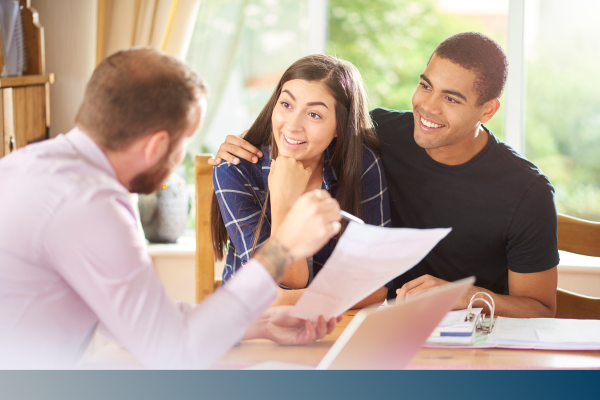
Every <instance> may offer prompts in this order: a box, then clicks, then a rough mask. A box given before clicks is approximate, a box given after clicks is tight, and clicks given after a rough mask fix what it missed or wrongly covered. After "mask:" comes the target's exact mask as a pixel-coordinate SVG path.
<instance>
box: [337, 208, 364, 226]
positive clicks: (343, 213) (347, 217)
mask: <svg viewBox="0 0 600 400" xmlns="http://www.w3.org/2000/svg"><path fill="white" fill-rule="evenodd" d="M340 214H341V216H342V218H343V219H345V220H346V221H353V222H356V223H357V224H361V225H364V224H365V221H363V220H362V219H360V218H358V217H355V216H354V215H352V214H350V213H347V212H346V211H344V210H340Z"/></svg>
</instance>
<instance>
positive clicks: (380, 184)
mask: <svg viewBox="0 0 600 400" xmlns="http://www.w3.org/2000/svg"><path fill="white" fill-rule="evenodd" d="M364 152H365V155H364V157H363V171H364V172H363V174H362V176H361V186H362V200H361V204H362V217H363V220H364V221H365V223H367V224H370V225H377V226H387V227H389V226H391V222H392V221H391V217H390V200H389V197H388V190H387V182H386V180H385V174H384V172H383V166H382V165H381V158H380V157H379V155H378V154H377V153H375V152H374V151H373V150H371V149H370V148H368V147H364Z"/></svg>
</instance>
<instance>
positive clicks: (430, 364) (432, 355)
mask: <svg viewBox="0 0 600 400" xmlns="http://www.w3.org/2000/svg"><path fill="white" fill-rule="evenodd" d="M357 312H358V310H350V311H347V312H346V313H345V314H344V319H343V320H342V321H341V322H340V323H339V324H338V325H337V326H336V328H335V330H334V331H333V332H332V333H331V334H330V335H328V336H326V337H325V338H324V339H322V340H321V341H319V342H316V343H311V344H308V345H305V346H279V345H277V344H275V343H273V342H270V341H268V340H263V339H256V340H247V341H244V342H242V343H240V344H239V345H237V346H235V347H233V348H232V349H231V350H230V351H229V352H228V353H227V354H225V356H223V357H222V358H221V359H220V360H219V361H218V362H217V363H216V364H215V365H214V366H213V368H214V369H241V368H246V367H250V366H252V365H256V364H259V363H262V362H266V361H279V362H286V363H295V364H305V365H310V366H316V365H317V364H318V363H319V362H320V361H321V359H322V358H323V357H324V356H325V354H326V353H327V351H328V350H329V348H330V347H331V346H332V345H333V343H334V342H335V340H336V339H337V338H338V337H339V336H340V334H341V333H342V331H343V330H344V329H345V328H346V326H347V325H348V323H349V322H350V320H351V319H352V317H353V316H354V315H356V313H357ZM555 368H557V369H588V368H598V369H600V351H547V350H510V349H453V348H448V349H432V348H422V349H421V350H420V351H419V352H418V353H417V355H416V356H415V358H414V359H413V360H412V362H411V363H410V366H409V369H555Z"/></svg>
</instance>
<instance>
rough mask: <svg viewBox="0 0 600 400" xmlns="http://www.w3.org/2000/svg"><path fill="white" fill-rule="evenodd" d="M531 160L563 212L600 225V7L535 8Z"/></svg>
mask: <svg viewBox="0 0 600 400" xmlns="http://www.w3.org/2000/svg"><path fill="white" fill-rule="evenodd" d="M528 7H530V8H527V9H526V21H525V58H526V62H527V70H526V92H525V96H526V98H525V99H526V100H525V101H526V109H525V155H526V156H527V158H529V159H530V160H531V161H532V162H534V163H535V164H536V165H538V166H539V167H540V168H541V169H542V170H543V171H544V172H545V173H546V174H547V175H548V177H549V178H550V181H551V182H552V183H553V184H554V186H555V188H556V202H557V207H558V211H559V212H562V213H566V214H569V215H573V216H577V217H580V218H585V219H591V220H595V221H600V184H599V183H600V80H599V79H598V78H597V76H598V70H599V68H600V25H599V24H598V22H597V16H598V15H600V2H598V1H595V0H577V1H571V2H564V1H560V0H543V1H537V2H531V3H529V2H528Z"/></svg>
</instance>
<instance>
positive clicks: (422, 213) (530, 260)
mask: <svg viewBox="0 0 600 400" xmlns="http://www.w3.org/2000/svg"><path fill="white" fill-rule="evenodd" d="M507 75H508V62H507V59H506V54H505V53H504V51H503V50H502V48H501V47H500V45H499V44H498V43H496V42H495V41H494V40H492V39H490V38H489V37H487V36H485V35H482V34H480V33H475V32H463V33H459V34H457V35H454V36H452V37H450V38H448V39H446V40H444V41H443V42H442V43H441V44H440V45H439V46H438V47H437V48H436V49H435V51H434V52H433V54H432V56H431V58H430V60H429V62H428V63H427V66H426V68H425V70H424V71H423V73H422V74H421V76H420V79H419V84H418V85H417V88H416V89H415V93H414V95H413V97H412V106H413V110H412V112H410V111H396V110H387V109H383V108H378V109H375V110H373V111H371V117H372V118H373V121H374V123H375V128H376V130H377V134H378V136H379V139H380V140H381V143H382V146H381V159H382V161H383V166H384V169H385V175H386V179H387V184H388V189H389V198H390V208H391V210H390V211H391V216H392V226H395V227H407V228H440V227H451V228H452V232H450V234H449V235H448V236H447V237H446V238H444V239H443V240H442V241H440V243H439V244H438V245H437V246H436V247H435V248H434V249H433V250H432V251H431V252H430V253H429V254H428V255H427V256H426V257H425V258H424V259H423V260H422V261H421V262H419V263H418V264H417V265H416V266H415V267H414V268H412V269H411V270H409V271H407V272H406V273H405V274H403V275H401V276H399V277H398V278H396V279H395V280H394V281H393V282H390V283H389V285H388V287H389V289H390V290H389V292H388V297H390V296H391V297H394V296H398V297H400V298H404V297H406V296H408V297H410V296H414V295H417V294H419V293H422V292H423V291H426V290H429V289H432V288H434V287H436V286H439V285H442V284H444V283H446V282H447V281H454V280H457V279H461V278H464V277H467V276H471V275H473V276H475V277H476V278H477V281H476V283H475V284H476V285H477V286H476V287H473V288H471V289H469V290H468V291H467V293H466V294H465V295H464V296H463V297H462V298H461V299H460V301H459V302H457V304H455V306H454V307H455V308H457V309H462V308H466V307H467V306H468V304H469V299H470V298H471V296H472V295H474V294H475V293H476V292H486V293H488V294H489V295H490V296H492V298H493V299H494V302H495V305H496V308H495V312H496V314H499V315H503V316H508V317H518V318H534V317H546V318H547V317H554V315H555V312H556V284H557V268H556V266H557V264H558V262H559V259H558V248H557V243H556V230H557V217H556V207H555V205H554V188H553V187H552V185H551V184H550V182H549V180H548V178H547V177H546V176H545V175H544V174H543V173H542V171H540V170H539V169H538V168H537V167H536V166H535V165H533V164H532V163H531V162H529V161H527V160H526V159H525V158H524V157H523V156H521V155H520V154H518V153H517V152H515V151H514V150H513V149H512V148H511V147H509V146H507V145H506V144H504V143H503V142H502V141H500V140H499V139H498V138H496V137H495V136H494V135H493V134H492V132H490V131H489V130H488V129H487V128H485V127H484V126H483V124H485V123H486V122H488V121H489V120H490V119H492V117H493V116H494V114H495V113H496V112H497V111H498V109H499V108H500V100H499V98H500V96H501V94H502V91H503V89H504V85H505V82H506V77H507ZM261 156H262V154H261V153H260V151H259V150H258V149H257V148H255V147H254V146H252V145H250V144H249V143H247V142H246V141H244V140H243V139H241V138H239V137H236V136H228V137H227V139H226V142H225V143H224V144H223V145H221V148H220V150H219V152H218V153H217V158H216V159H214V160H212V161H211V164H213V165H216V164H218V163H219V162H220V161H221V160H225V161H229V162H232V163H234V164H237V163H238V162H239V159H238V158H237V157H240V158H244V159H246V160H248V161H251V162H256V161H257V160H258V157H261ZM484 310H485V311H484V312H486V313H489V312H490V310H489V309H488V307H487V306H485V307H484Z"/></svg>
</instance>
